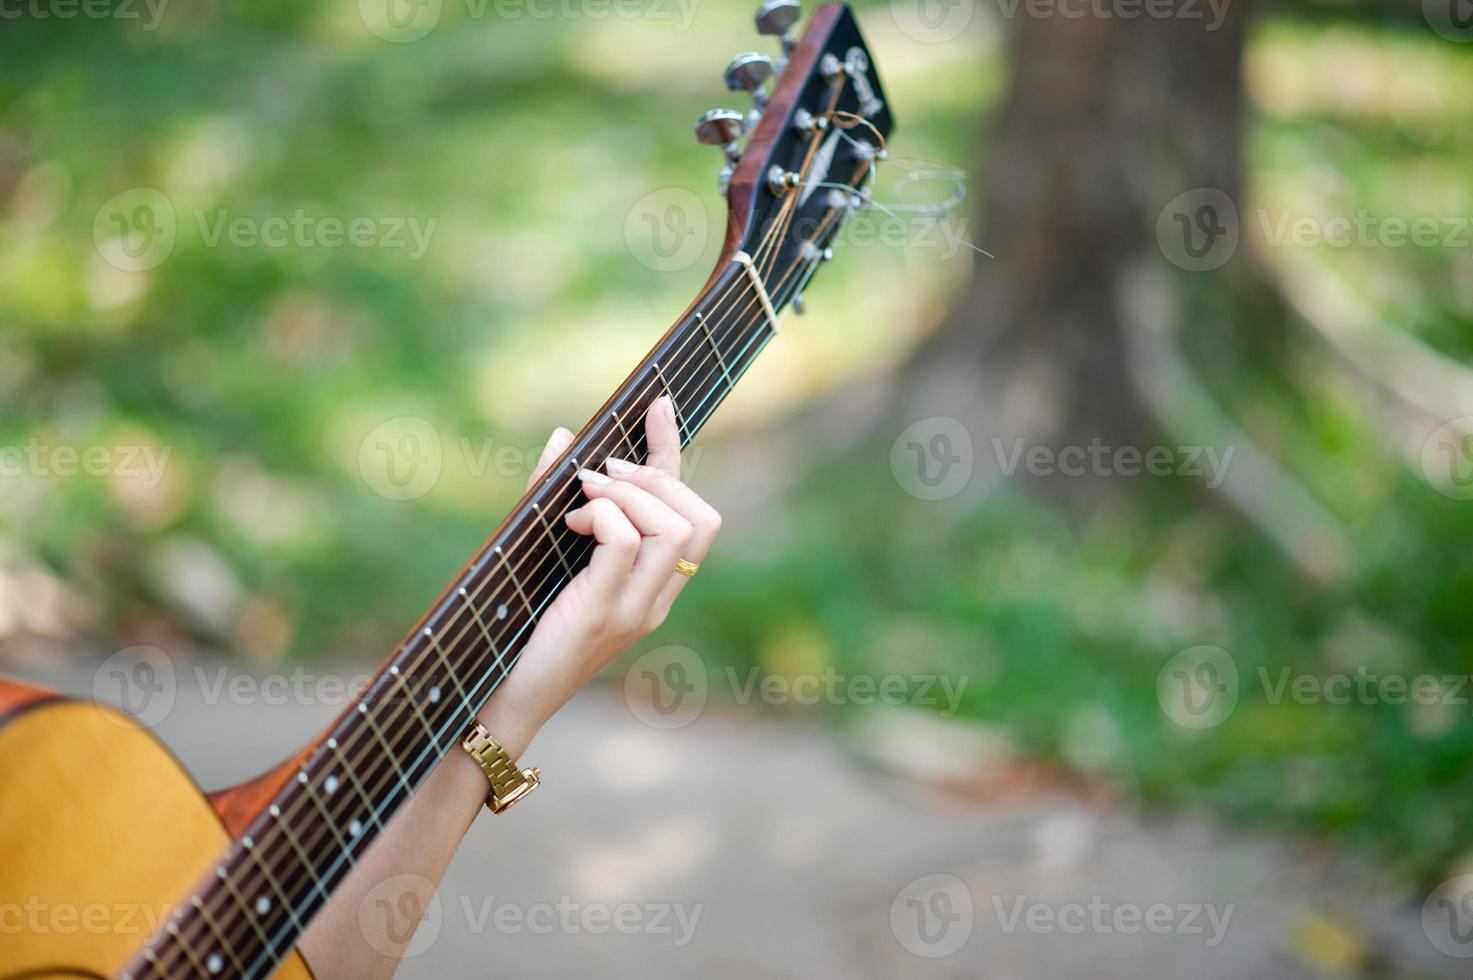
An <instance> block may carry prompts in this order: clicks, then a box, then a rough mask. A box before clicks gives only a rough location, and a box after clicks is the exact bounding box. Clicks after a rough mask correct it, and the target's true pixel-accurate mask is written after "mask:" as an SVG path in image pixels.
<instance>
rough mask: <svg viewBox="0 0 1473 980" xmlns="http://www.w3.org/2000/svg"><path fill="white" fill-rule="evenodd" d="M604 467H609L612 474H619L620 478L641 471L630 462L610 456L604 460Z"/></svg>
mask: <svg viewBox="0 0 1473 980" xmlns="http://www.w3.org/2000/svg"><path fill="white" fill-rule="evenodd" d="M604 466H606V467H608V470H609V472H610V473H617V474H618V475H619V476H628V475H629V474H630V473H633V472H634V471H635V470H637V469H639V467H638V466H635V465H634V464H633V463H631V462H629V460H627V459H619V458H618V457H617V456H610V457H609V458H608V459H606V460H604Z"/></svg>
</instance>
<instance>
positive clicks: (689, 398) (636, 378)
mask: <svg viewBox="0 0 1473 980" xmlns="http://www.w3.org/2000/svg"><path fill="white" fill-rule="evenodd" d="M813 262H814V264H816V262H817V258H815V259H814V260H813ZM787 272H788V274H787V275H786V276H784V277H783V278H782V280H781V281H780V282H777V283H774V285H773V288H774V292H773V294H771V295H769V293H768V289H767V286H766V284H765V283H764V281H763V279H762V277H761V275H760V272H759V270H758V269H757V268H756V267H755V266H754V265H753V264H752V263H751V261H750V260H748V259H747V258H746V256H745V255H743V254H738V256H737V258H736V259H734V260H733V261H731V262H730V263H728V264H727V265H726V266H725V267H724V268H723V269H722V270H721V271H720V272H719V273H718V274H717V275H716V276H714V277H713V278H712V281H711V282H710V283H708V284H707V287H706V289H705V290H704V291H703V293H702V295H701V297H700V298H699V299H698V300H697V301H696V303H694V304H693V305H692V306H691V308H690V309H689V310H688V311H687V312H686V313H685V315H684V316H683V317H682V318H681V319H680V320H679V321H678V322H677V323H676V324H675V326H673V327H672V328H671V329H670V330H669V332H667V333H666V334H665V336H664V337H663V338H662V339H661V340H660V342H659V343H658V344H657V345H656V346H655V348H654V349H653V350H651V351H650V353H649V354H648V355H647V356H646V357H645V359H644V360H643V361H642V362H641V363H640V365H639V366H638V367H637V368H635V370H634V372H633V373H632V374H631V375H630V376H629V377H628V379H626V380H625V382H624V383H623V384H622V385H621V386H620V387H619V389H618V390H617V391H616V392H615V393H614V394H613V396H612V397H610V398H609V400H608V401H607V402H606V403H605V404H604V406H603V407H602V408H601V409H599V412H598V414H597V415H595V416H594V417H593V418H592V419H591V420H590V421H589V422H588V424H587V425H586V426H584V428H583V430H582V431H581V432H580V433H579V434H578V436H577V437H576V438H575V439H574V441H573V443H572V445H571V446H569V448H568V449H567V450H566V451H565V452H564V453H563V455H562V456H561V457H560V458H559V459H558V460H557V461H556V462H554V463H553V464H552V465H551V466H550V467H549V469H548V471H547V473H546V474H545V475H544V476H543V477H542V479H541V480H540V481H539V482H538V483H537V484H536V485H535V486H534V487H532V488H531V489H530V490H528V492H527V494H526V495H525V496H524V497H523V498H522V500H521V501H520V502H519V503H518V505H517V506H516V507H515V508H514V509H513V511H512V512H511V514H510V515H508V517H507V518H506V520H505V521H503V522H502V524H501V526H500V527H498V528H497V529H496V531H495V532H493V533H492V535H491V537H490V538H489V539H487V541H486V543H485V544H484V545H483V546H482V547H481V549H480V550H479V551H478V552H477V553H476V555H475V556H474V557H473V558H472V559H471V560H470V561H469V562H467V563H466V565H465V567H464V568H463V569H462V570H461V572H460V574H459V575H458V576H457V577H456V578H455V580H454V581H452V582H451V583H450V585H449V586H448V587H447V588H446V589H445V591H444V593H442V595H441V596H440V598H439V599H438V600H437V601H436V602H435V604H434V605H433V606H432V607H431V608H430V609H429V611H428V612H426V613H425V615H424V616H423V617H422V618H421V619H420V621H419V622H418V623H417V624H416V625H415V627H414V629H412V630H411V631H410V632H409V634H408V635H406V636H405V638H404V639H403V640H402V641H401V642H400V644H399V646H398V647H397V648H396V650H395V652H394V653H393V655H392V656H391V657H390V658H389V659H388V661H386V662H385V664H384V666H383V667H382V668H381V669H380V670H379V672H378V673H377V674H376V675H375V676H374V678H373V680H372V681H371V682H370V684H369V686H368V687H367V688H366V689H365V691H364V692H363V694H362V695H361V696H360V697H359V698H358V700H356V701H355V702H354V703H353V704H352V705H350V706H349V708H348V710H346V711H345V712H344V713H343V715H341V716H340V717H339V719H338V721H337V722H336V724H335V725H334V727H333V728H332V729H331V730H330V731H329V733H328V734H327V735H326V736H325V737H324V738H323V739H322V740H321V741H320V742H319V743H318V744H317V746H316V747H315V749H314V750H313V751H312V752H311V753H310V754H309V755H308V756H306V758H305V761H304V762H303V763H302V764H301V766H300V769H299V771H298V772H297V773H296V776H295V778H293V779H290V780H288V781H287V782H286V783H285V784H284V785H283V787H282V788H281V790H280V791H279V792H278V793H277V795H276V797H275V798H274V799H273V800H272V801H271V803H270V805H269V806H267V807H266V809H264V810H263V811H262V812H261V813H260V814H259V815H258V816H257V818H256V819H255V820H254V821H253V822H252V823H251V825H250V826H249V828H247V831H246V833H245V834H243V835H242V836H241V837H240V839H239V840H238V841H236V843H235V844H234V845H233V846H232V847H231V848H230V850H229V851H227V852H226V854H225V855H224V857H223V858H222V859H221V861H220V862H219V864H218V866H217V867H215V868H213V869H212V870H211V872H210V874H209V875H208V876H207V877H206V878H205V880H204V881H202V882H201V883H200V885H199V886H198V888H197V889H196V891H195V893H194V894H193V895H192V896H190V897H189V898H188V899H187V900H186V901H185V902H184V903H182V904H181V905H180V907H179V908H178V910H177V911H176V912H175V914H174V915H173V916H172V917H171V919H170V921H169V923H168V924H167V926H166V928H165V929H164V930H161V931H160V932H159V933H158V934H156V935H155V937H154V938H153V940H152V941H151V942H150V943H149V944H148V945H147V946H146V947H145V948H144V949H143V950H142V951H141V952H140V953H139V955H138V956H137V957H136V958H135V959H134V961H133V962H132V963H131V964H130V965H129V967H128V968H127V969H126V970H125V972H124V975H125V976H135V977H144V976H150V975H155V974H157V973H164V974H168V975H173V974H172V973H170V972H169V971H170V968H171V966H173V967H174V968H176V969H177V968H179V967H182V968H184V969H185V970H186V971H195V972H203V973H205V974H208V973H212V972H219V970H221V969H229V970H230V972H232V973H238V974H241V975H245V976H262V975H266V974H269V973H270V972H271V970H272V968H273V967H274V966H275V965H276V964H277V963H278V962H279V961H280V959H281V957H282V956H284V955H285V954H286V953H287V952H289V951H290V950H291V949H292V948H293V947H294V946H295V945H296V942H297V940H298V939H299V937H300V936H301V934H302V932H303V931H304V929H305V928H306V925H307V923H308V922H310V921H311V919H312V916H313V915H314V914H315V913H316V912H317V911H318V910H319V909H320V908H321V907H322V906H323V905H324V904H326V902H327V900H328V897H329V896H330V895H331V894H332V892H333V889H334V888H335V887H336V886H337V885H338V884H339V883H340V882H341V881H342V880H343V878H344V877H346V876H347V874H348V873H349V872H350V871H351V870H352V868H353V867H354V866H355V864H356V862H357V860H358V858H359V857H360V856H361V855H362V854H363V853H364V852H365V851H366V850H367V849H368V847H369V846H370V845H371V844H372V842H373V841H374V840H375V839H376V838H377V837H378V835H379V834H380V833H381V832H382V831H383V829H384V828H385V827H386V826H387V825H388V823H389V821H390V820H391V819H392V818H393V816H394V815H395V813H397V812H398V810H399V808H400V807H401V806H402V805H403V804H404V802H405V801H406V800H408V799H409V797H410V796H411V795H412V794H413V792H414V790H415V789H416V788H417V787H418V786H419V784H420V783H421V782H422V781H423V780H424V779H425V778H426V777H427V776H428V775H429V773H430V772H431V771H432V770H433V769H434V767H435V765H436V764H437V763H438V762H439V761H440V759H442V758H443V757H444V756H445V754H446V753H447V752H449V751H450V750H451V749H452V748H453V747H454V746H455V744H456V743H457V742H458V741H459V740H460V738H461V737H462V736H463V735H464V733H465V732H466V730H467V728H468V727H469V726H470V724H471V722H472V720H473V719H474V717H475V715H476V713H477V712H478V711H479V710H480V708H481V707H482V706H483V705H484V704H485V702H486V700H487V699H488V698H489V697H490V696H491V693H492V692H493V691H494V690H495V689H496V687H497V685H498V684H500V683H501V680H502V679H503V678H504V677H505V676H506V674H507V673H508V672H509V671H510V670H511V668H512V667H513V666H514V665H515V664H516V661H517V658H518V656H519V655H520V653H521V651H522V649H523V647H524V646H525V644H526V642H527V639H528V637H529V636H530V635H531V633H532V631H533V629H534V628H535V626H536V624H537V622H538V618H539V616H540V615H541V613H542V611H543V610H545V609H546V608H547V607H548V606H549V605H550V604H551V603H552V601H553V600H554V599H555V598H556V597H557V595H558V594H559V593H560V592H561V591H562V589H563V588H564V587H565V586H566V585H567V583H568V582H569V581H571V580H572V578H573V577H574V576H575V575H576V574H577V573H578V571H579V570H580V569H581V568H583V566H584V565H585V564H586V563H587V561H588V559H589V556H590V555H591V553H592V550H593V544H592V540H591V539H590V538H587V537H584V536H582V535H578V534H575V533H574V532H572V531H570V530H569V529H568V528H567V526H566V524H565V523H564V522H563V515H564V514H565V513H566V512H567V511H569V510H571V509H572V508H574V507H577V506H580V505H581V504H582V503H583V502H584V498H583V496H582V490H581V486H580V482H579V480H578V478H577V475H576V474H577V470H578V469H579V468H580V467H589V468H597V467H599V466H601V465H602V464H603V462H604V460H606V459H607V458H609V457H611V456H614V457H621V458H624V459H628V460H632V461H635V462H641V463H642V462H645V461H646V459H647V456H648V452H647V445H646V442H645V436H644V416H645V413H646V412H647V411H648V410H649V407H650V405H651V403H652V402H654V400H655V399H656V398H658V397H660V396H661V395H668V396H669V397H670V399H671V401H672V403H673V405H674V407H675V415H676V420H677V423H678V424H679V428H680V434H681V441H682V446H683V445H685V444H688V443H689V442H690V440H691V439H693V438H694V437H695V435H696V433H698V432H699V431H700V430H701V428H702V427H703V426H704V425H705V424H706V422H707V421H708V420H709V419H710V417H711V415H712V413H713V412H714V411H715V410H716V408H717V406H719V405H720V404H721V402H722V401H723V400H724V399H725V398H726V396H727V395H728V394H729V393H730V392H731V390H732V388H733V386H734V385H735V384H736V382H737V380H738V379H740V377H741V376H742V374H743V373H744V372H745V371H746V370H747V368H748V367H749V366H750V365H751V363H752V362H753V360H755V358H756V357H757V354H758V353H759V352H760V351H761V350H762V349H763V347H764V346H766V344H767V342H768V341H769V340H771V338H772V336H773V335H774V334H775V332H776V328H777V316H778V312H779V311H780V310H781V309H782V307H783V306H784V305H785V304H786V303H787V302H788V300H789V299H790V298H791V297H792V296H793V295H795V294H796V293H797V292H798V290H799V289H801V288H802V285H803V284H804V283H805V282H806V275H807V274H809V273H811V267H806V266H804V265H803V264H802V263H795V264H794V265H793V266H791V267H789V268H788V269H787Z"/></svg>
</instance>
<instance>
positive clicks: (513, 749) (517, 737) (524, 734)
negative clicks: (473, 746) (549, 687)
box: [476, 690, 551, 759]
mask: <svg viewBox="0 0 1473 980" xmlns="http://www.w3.org/2000/svg"><path fill="white" fill-rule="evenodd" d="M506 693H510V692H503V691H501V690H498V691H497V692H496V694H494V695H493V696H492V698H491V700H490V701H488V702H486V706H485V707H484V708H482V709H481V710H480V712H479V713H478V714H477V715H476V720H477V721H479V722H480V723H481V724H482V725H485V726H486V730H487V731H488V732H490V733H491V734H492V735H494V736H496V740H497V741H498V742H500V743H501V745H502V747H503V748H505V749H506V751H507V754H508V755H510V756H511V757H512V758H513V759H520V758H521V756H522V753H523V752H525V751H527V747H528V746H530V745H531V744H532V739H533V738H535V737H536V735H537V733H538V732H539V731H541V730H542V726H543V725H544V724H546V722H547V717H548V716H550V714H551V713H550V712H549V713H548V715H546V716H544V715H543V714H542V713H541V712H538V711H529V710H528V708H527V706H526V705H522V704H518V703H517V701H516V700H515V699H513V698H509V697H506V696H505V694H506Z"/></svg>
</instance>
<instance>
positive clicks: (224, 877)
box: [215, 867, 276, 959]
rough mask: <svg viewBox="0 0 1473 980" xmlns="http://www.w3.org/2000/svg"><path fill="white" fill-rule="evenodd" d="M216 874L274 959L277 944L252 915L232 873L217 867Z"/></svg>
mask: <svg viewBox="0 0 1473 980" xmlns="http://www.w3.org/2000/svg"><path fill="white" fill-rule="evenodd" d="M215 874H216V875H217V876H218V877H219V879H220V881H221V883H222V884H224V885H225V890H226V891H228V892H229V893H230V897H231V898H232V899H233V900H234V901H235V907H236V910H237V911H238V912H239V913H240V917H241V918H242V919H245V920H246V922H247V923H249V924H250V927H251V928H252V929H254V930H256V935H258V936H260V937H261V942H263V943H265V944H266V950H267V952H268V953H269V954H270V955H271V957H272V958H273V959H274V958H275V957H276V944H275V943H273V942H272V941H271V937H270V936H268V935H266V930H265V929H262V928H261V924H260V923H259V922H257V921H256V919H255V916H253V915H251V912H250V906H249V905H248V904H247V903H246V900H245V896H244V895H242V894H241V893H240V891H239V890H237V889H236V887H235V883H234V882H233V881H231V880H230V874H229V873H228V872H227V871H226V870H225V869H224V868H223V867H221V868H216V869H215Z"/></svg>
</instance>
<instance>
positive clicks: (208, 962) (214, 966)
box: [205, 953, 225, 973]
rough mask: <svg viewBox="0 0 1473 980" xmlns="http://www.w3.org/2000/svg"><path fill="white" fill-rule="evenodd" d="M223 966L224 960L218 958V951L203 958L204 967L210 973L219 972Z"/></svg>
mask: <svg viewBox="0 0 1473 980" xmlns="http://www.w3.org/2000/svg"><path fill="white" fill-rule="evenodd" d="M224 968H225V961H224V960H222V959H220V954H219V953H211V954H210V955H209V956H208V957H207V958H206V959H205V969H206V970H209V971H210V972H211V973H219V972H220V971H221V970H223V969H224Z"/></svg>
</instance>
